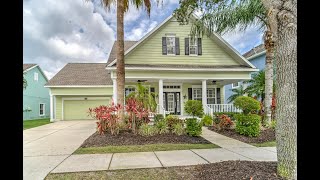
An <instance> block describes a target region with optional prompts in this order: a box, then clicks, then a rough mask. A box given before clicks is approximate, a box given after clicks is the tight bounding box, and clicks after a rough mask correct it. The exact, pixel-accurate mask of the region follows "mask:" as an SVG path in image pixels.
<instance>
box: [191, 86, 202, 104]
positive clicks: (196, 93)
mask: <svg viewBox="0 0 320 180" xmlns="http://www.w3.org/2000/svg"><path fill="white" fill-rule="evenodd" d="M192 91H193V92H192V99H193V100H198V101H202V88H193V89H192Z"/></svg>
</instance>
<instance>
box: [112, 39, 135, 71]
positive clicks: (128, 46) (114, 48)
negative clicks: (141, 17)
mask: <svg viewBox="0 0 320 180" xmlns="http://www.w3.org/2000/svg"><path fill="white" fill-rule="evenodd" d="M137 42H138V41H124V51H126V50H128V49H129V48H130V47H131V46H133V45H134V44H136V43H137ZM116 44H117V41H114V43H113V46H112V49H111V51H110V55H109V58H108V62H107V65H108V64H109V63H111V62H112V61H113V60H115V59H116V58H117V51H116V49H117V48H116Z"/></svg>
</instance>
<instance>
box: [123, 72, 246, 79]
mask: <svg viewBox="0 0 320 180" xmlns="http://www.w3.org/2000/svg"><path fill="white" fill-rule="evenodd" d="M126 78H154V79H160V78H163V79H201V78H207V79H250V72H204V71H202V72H190V71H187V72H186V71H171V72H168V71H167V72H163V71H143V72H142V71H126Z"/></svg>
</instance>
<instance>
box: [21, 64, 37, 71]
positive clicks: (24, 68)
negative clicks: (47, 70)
mask: <svg viewBox="0 0 320 180" xmlns="http://www.w3.org/2000/svg"><path fill="white" fill-rule="evenodd" d="M35 65H37V64H23V71H25V70H27V69H29V68H31V67H33V66H35Z"/></svg>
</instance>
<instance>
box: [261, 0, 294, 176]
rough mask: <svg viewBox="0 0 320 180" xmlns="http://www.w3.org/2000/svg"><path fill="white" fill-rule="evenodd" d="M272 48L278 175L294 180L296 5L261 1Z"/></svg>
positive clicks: (289, 0)
mask: <svg viewBox="0 0 320 180" xmlns="http://www.w3.org/2000/svg"><path fill="white" fill-rule="evenodd" d="M262 2H263V5H264V6H265V7H266V9H267V11H268V22H269V24H270V27H271V31H272V32H273V33H274V34H275V35H276V37H277V44H276V87H277V98H276V105H277V106H276V117H277V126H276V141H277V159H278V167H277V170H278V174H279V175H280V176H282V177H286V178H287V179H297V1H296V0H287V1H280V0H263V1H262Z"/></svg>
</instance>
